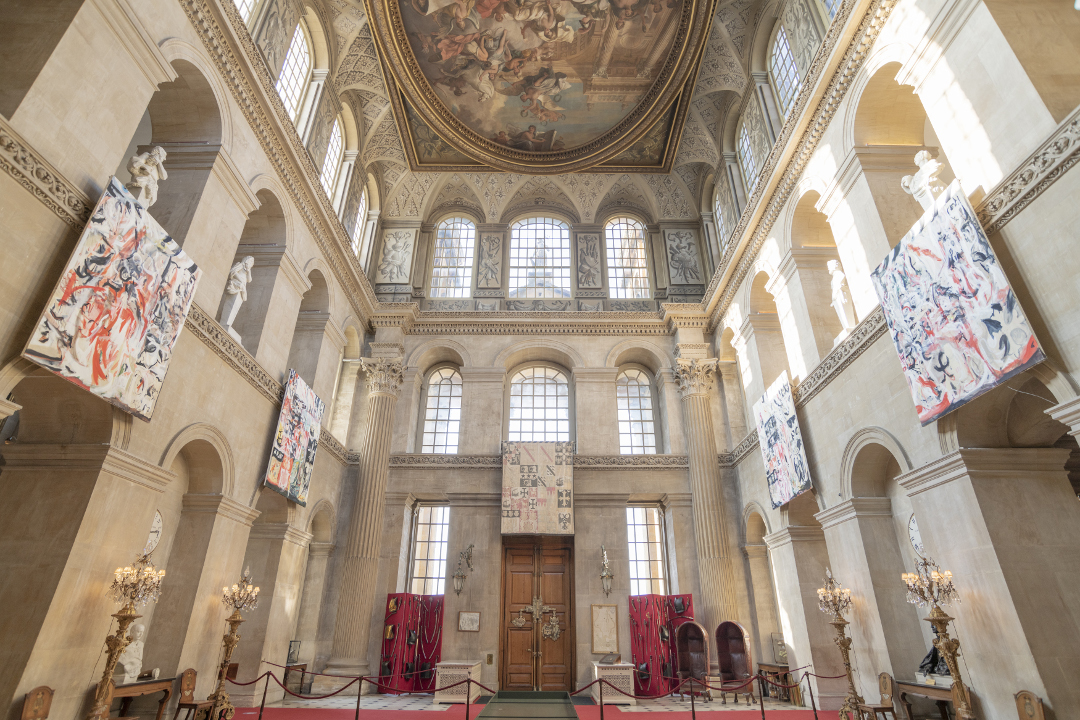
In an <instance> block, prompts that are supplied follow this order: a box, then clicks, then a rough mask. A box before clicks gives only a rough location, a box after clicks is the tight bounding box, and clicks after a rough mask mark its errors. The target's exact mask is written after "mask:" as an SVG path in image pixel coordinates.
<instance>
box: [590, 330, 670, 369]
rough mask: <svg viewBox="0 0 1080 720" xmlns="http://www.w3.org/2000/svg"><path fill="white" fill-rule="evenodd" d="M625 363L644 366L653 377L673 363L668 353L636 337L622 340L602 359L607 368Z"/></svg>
mask: <svg viewBox="0 0 1080 720" xmlns="http://www.w3.org/2000/svg"><path fill="white" fill-rule="evenodd" d="M627 363H637V364H638V365H643V366H645V367H646V368H648V369H649V371H650V372H651V373H652V375H653V377H654V378H655V377H656V375H657V374H658V373H659V372H660V371H661V370H663V369H670V368H671V367H672V365H673V363H672V359H671V356H670V353H668V352H666V351H664V350H663V349H662V348H660V347H659V346H658V345H656V344H654V343H651V342H649V341H647V340H638V339H633V340H623V341H622V342H621V343H619V344H618V345H616V346H615V347H613V348H612V349H611V352H609V353H608V355H607V358H606V359H605V360H604V366H605V367H609V368H618V367H622V366H623V365H625V364H627Z"/></svg>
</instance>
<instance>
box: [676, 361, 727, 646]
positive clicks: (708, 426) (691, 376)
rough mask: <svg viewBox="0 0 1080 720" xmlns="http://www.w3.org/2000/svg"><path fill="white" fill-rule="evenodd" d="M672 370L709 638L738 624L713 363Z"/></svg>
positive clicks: (693, 363)
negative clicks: (726, 624) (712, 398)
mask: <svg viewBox="0 0 1080 720" xmlns="http://www.w3.org/2000/svg"><path fill="white" fill-rule="evenodd" d="M677 363H678V364H677V366H676V369H675V373H676V377H677V378H678V381H679V391H680V394H681V396H682V405H683V424H684V425H685V427H686V440H687V446H688V450H689V456H690V491H691V493H692V494H693V498H694V539H695V541H696V544H697V554H698V574H699V579H700V582H701V599H700V602H701V607H702V609H703V610H704V612H703V615H704V618H705V627H706V629H707V630H708V631H709V632H710V633H711V632H713V631H714V630H715V629H716V627H717V626H718V625H719V624H720V622H721V621H723V620H736V621H737V620H739V609H738V607H737V603H736V593H735V570H734V567H733V566H732V561H731V550H730V548H731V544H730V541H729V538H728V523H727V522H725V518H726V516H727V508H726V503H725V502H724V494H723V490H722V488H721V485H720V465H719V464H718V463H717V461H716V433H715V431H714V429H713V418H712V407H711V405H710V403H709V390H710V389H711V387H712V375H713V373H714V372H715V371H716V360H715V359H709V360H707V359H696V358H695V359H692V360H687V359H684V358H679V359H678V360H677Z"/></svg>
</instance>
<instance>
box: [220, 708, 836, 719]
mask: <svg viewBox="0 0 1080 720" xmlns="http://www.w3.org/2000/svg"><path fill="white" fill-rule="evenodd" d="M699 707H700V706H699ZM483 709H484V706H483V705H472V706H471V707H470V712H469V716H470V718H473V720H475V718H476V716H477V715H479V714H480V711H481V710H483ZM574 710H576V711H577V714H578V717H579V718H580V719H581V720H600V707H599V706H598V705H576V706H574ZM355 713H356V711H355V710H351V709H350V710H334V709H330V708H266V709H265V710H264V711H263V720H353V718H354V717H355ZM820 715H821V717H823V718H826V719H827V718H830V717H833V715H832V713H828V712H825V711H822V712H821V713H820ZM697 716H698V717H699V718H703V720H761V711H760V710H756V709H752V710H720V711H708V710H700V709H699V710H698V711H697ZM258 717H259V708H237V709H236V716H235V717H234V718H233V720H256V719H257V718H258ZM380 718H392V719H393V720H465V706H464V705H451V706H450V709H449V710H445V711H431V710H361V711H360V720H379V719H380ZM609 718H610V720H690V707H689V705H687V708H686V710H685V711H678V712H646V713H640V712H623V711H622V710H620V709H619V708H618V707H616V706H614V705H605V706H604V720H609ZM765 720H814V713H813V711H812V710H809V709H807V710H802V709H800V710H766V711H765Z"/></svg>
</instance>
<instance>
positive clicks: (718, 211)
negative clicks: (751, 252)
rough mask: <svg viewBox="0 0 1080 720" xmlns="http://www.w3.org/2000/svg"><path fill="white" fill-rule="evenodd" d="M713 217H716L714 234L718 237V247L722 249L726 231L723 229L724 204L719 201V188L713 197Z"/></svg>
mask: <svg viewBox="0 0 1080 720" xmlns="http://www.w3.org/2000/svg"><path fill="white" fill-rule="evenodd" d="M713 217H714V218H716V234H717V236H718V237H719V238H720V249H721V250H723V249H724V247H725V240H726V237H727V233H726V232H725V231H724V204H723V203H722V202H721V201H720V189H719V188H717V190H716V195H715V196H714V197H713Z"/></svg>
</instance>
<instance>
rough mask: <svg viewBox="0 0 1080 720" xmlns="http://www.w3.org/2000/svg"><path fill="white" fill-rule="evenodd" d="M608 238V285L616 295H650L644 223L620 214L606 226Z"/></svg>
mask: <svg viewBox="0 0 1080 720" xmlns="http://www.w3.org/2000/svg"><path fill="white" fill-rule="evenodd" d="M604 236H605V239H606V241H607V266H608V287H609V288H610V293H611V297H613V298H633V299H643V300H645V299H648V298H649V294H650V293H649V268H648V265H647V264H646V262H645V255H646V253H645V242H646V238H647V237H648V235H647V233H646V231H645V226H644V225H642V224H641V223H640V222H638V221H637V220H635V219H634V218H629V217H620V218H615V219H614V220H612V221H610V222H609V223H608V224H607V226H606V227H605V228H604Z"/></svg>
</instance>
